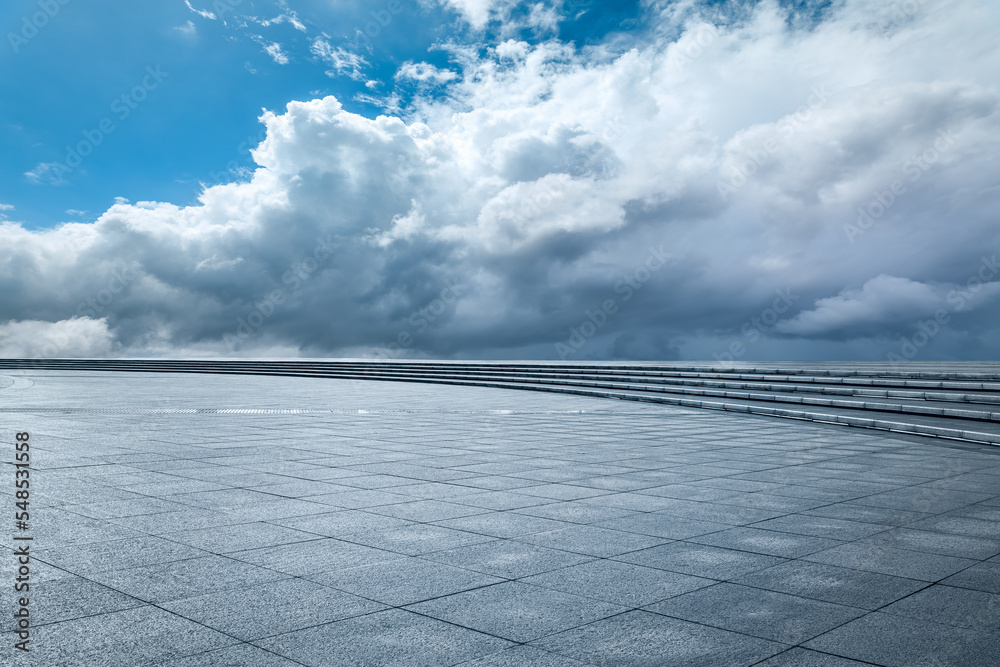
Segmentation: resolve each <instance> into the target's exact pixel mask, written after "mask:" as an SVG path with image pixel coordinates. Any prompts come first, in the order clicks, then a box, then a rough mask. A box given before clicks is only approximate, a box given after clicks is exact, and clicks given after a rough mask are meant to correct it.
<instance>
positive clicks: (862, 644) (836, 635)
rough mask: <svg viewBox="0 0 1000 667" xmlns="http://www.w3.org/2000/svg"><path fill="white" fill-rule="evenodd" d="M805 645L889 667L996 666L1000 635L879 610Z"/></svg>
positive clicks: (999, 648) (999, 653) (999, 649)
mask: <svg viewBox="0 0 1000 667" xmlns="http://www.w3.org/2000/svg"><path fill="white" fill-rule="evenodd" d="M805 647H806V648H811V649H815V650H817V651H823V652H825V653H832V654H834V655H840V656H843V657H845V658H852V659H854V660H861V661H866V662H870V663H873V664H877V665H886V666H887V667H914V666H916V665H921V666H926V667H938V666H940V665H945V666H948V667H951V666H952V665H954V666H955V667H959V666H961V667H992V666H995V665H996V664H997V663H996V656H998V655H1000V635H998V634H997V633H983V632H977V631H974V630H968V629H966V628H956V627H953V626H949V625H943V624H938V623H930V622H928V621H922V620H916V619H911V618H905V617H902V616H893V615H891V614H881V613H878V612H875V613H872V614H868V615H867V616H865V617H863V618H860V619H858V620H855V621H852V622H850V623H847V624H846V625H843V626H841V627H839V628H836V629H834V630H832V631H830V632H828V633H826V634H825V635H822V636H820V637H817V638H816V639H813V640H810V641H809V642H806V644H805Z"/></svg>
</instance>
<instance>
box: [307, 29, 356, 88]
mask: <svg viewBox="0 0 1000 667" xmlns="http://www.w3.org/2000/svg"><path fill="white" fill-rule="evenodd" d="M309 50H310V51H311V52H312V54H313V55H314V56H316V57H317V58H319V59H320V60H322V61H323V62H324V63H326V65H327V66H328V67H330V69H329V70H328V71H327V73H326V74H327V76H330V77H335V76H340V75H342V74H346V75H347V76H349V77H351V78H352V79H356V80H362V79H364V78H365V77H364V74H363V73H362V71H361V70H362V69H364V68H365V67H367V66H368V61H367V60H365V59H364V58H363V57H361V56H359V55H358V54H356V53H351V52H350V51H347V50H345V49H343V48H342V47H339V46H338V47H336V48H335V47H333V46H331V45H330V42H328V41H327V40H325V39H323V38H321V37H318V38H316V39H314V40H313V43H312V46H311V47H310V49H309Z"/></svg>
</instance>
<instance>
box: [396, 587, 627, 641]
mask: <svg viewBox="0 0 1000 667" xmlns="http://www.w3.org/2000/svg"><path fill="white" fill-rule="evenodd" d="M407 609H410V610H412V611H415V612H418V613H420V614H426V615H427V616H432V617H434V618H438V619H441V620H443V621H448V622H449V623H454V624H455V625H460V626H462V627H466V628H472V629H473V630H479V631H480V632H485V633H488V634H490V635H493V636H496V637H503V638H504V639H509V640H511V641H516V642H521V643H524V642H529V641H531V640H533V639H538V638H539V637H544V636H546V635H550V634H554V633H556V632H561V631H563V630H567V629H569V628H575V627H577V626H579V625H583V624H585V623H590V622H593V621H596V620H598V619H601V618H606V617H608V616H612V615H614V614H618V613H621V612H623V611H626V608H625V607H621V606H618V605H612V604H608V603H603V602H596V601H594V600H587V599H585V598H581V597H579V596H576V595H570V594H568V593H562V592H559V591H553V590H550V589H546V588H539V587H537V586H530V585H528V584H523V583H521V582H517V581H509V582H505V583H502V584H496V585H495V586H487V587H485V588H477V589H475V590H472V591H468V592H465V593H458V594H456V595H449V596H448V597H444V598H438V599H437V600H431V601H429V602H422V603H420V604H415V605H411V606H409V607H407Z"/></svg>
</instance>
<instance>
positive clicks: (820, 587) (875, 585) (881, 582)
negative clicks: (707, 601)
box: [733, 560, 927, 610]
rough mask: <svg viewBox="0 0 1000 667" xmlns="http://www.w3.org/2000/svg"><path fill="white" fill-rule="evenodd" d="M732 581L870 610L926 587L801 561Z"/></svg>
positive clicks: (924, 582) (916, 583)
mask: <svg viewBox="0 0 1000 667" xmlns="http://www.w3.org/2000/svg"><path fill="white" fill-rule="evenodd" d="M733 583H738V584H745V585H747V586H754V587H756V588H764V589H767V590H771V591H778V592H780V593H789V594H791V595H798V596H801V597H805V598H812V599H814V600H823V601H825V602H833V603H835V604H842V605H848V606H851V607H859V608H861V609H872V610H874V609H878V608H879V607H882V606H884V605H887V604H889V603H890V602H894V601H896V600H899V599H901V598H904V597H906V596H907V595H910V594H911V593H914V592H916V591H918V590H920V589H922V588H924V587H926V586H927V582H926V581H920V580H917V579H904V578H902V577H892V576H889V575H887V574H877V573H875V572H866V571H864V570H854V569H848V568H843V567H834V566H833V565H824V564H822V563H811V562H808V561H804V560H795V561H789V562H787V563H782V564H781V565H775V566H774V567H770V568H768V569H766V570H760V571H759V572H752V573H750V574H747V575H744V576H742V577H737V578H736V579H734V580H733Z"/></svg>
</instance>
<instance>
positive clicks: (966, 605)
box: [880, 584, 1000, 630]
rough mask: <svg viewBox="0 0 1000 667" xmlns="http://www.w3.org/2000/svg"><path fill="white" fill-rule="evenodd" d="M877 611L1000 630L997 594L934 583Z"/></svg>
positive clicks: (999, 597)
mask: <svg viewBox="0 0 1000 667" xmlns="http://www.w3.org/2000/svg"><path fill="white" fill-rule="evenodd" d="M880 611H882V612H884V613H886V614H895V615H897V616H906V617H908V618H917V619H922V620H925V621H931V622H933V623H942V624H944V625H954V626H957V627H960V628H982V629H992V630H1000V595H998V594H995V593H985V592H983V591H974V590H970V589H968V588H954V587H952V586H942V585H940V584H935V585H933V586H930V587H929V588H925V589H923V590H922V591H920V592H918V593H914V594H913V595H911V596H909V597H907V598H904V599H902V600H900V601H898V602H895V603H893V604H891V605H889V606H888V607H885V608H884V609H881V610H880Z"/></svg>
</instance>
